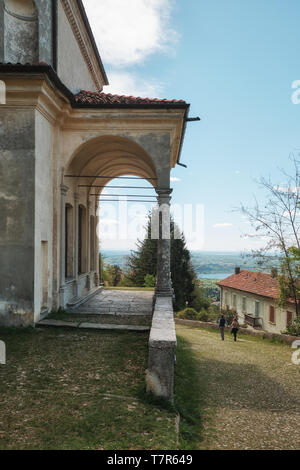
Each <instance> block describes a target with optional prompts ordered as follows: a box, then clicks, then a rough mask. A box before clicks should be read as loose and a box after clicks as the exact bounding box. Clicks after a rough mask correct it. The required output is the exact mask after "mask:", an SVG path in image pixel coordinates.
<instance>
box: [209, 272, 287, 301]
mask: <svg viewBox="0 0 300 470" xmlns="http://www.w3.org/2000/svg"><path fill="white" fill-rule="evenodd" d="M217 284H218V285H219V286H221V287H231V288H232V289H237V290H241V291H244V292H250V293H252V294H257V295H262V296H264V297H270V298H272V299H277V298H278V296H279V286H278V279H277V278H274V277H272V276H271V274H267V273H259V272H256V271H246V270H243V271H241V272H240V273H239V274H233V275H232V276H229V277H227V278H226V279H223V280H222V281H219V282H218V283H217Z"/></svg>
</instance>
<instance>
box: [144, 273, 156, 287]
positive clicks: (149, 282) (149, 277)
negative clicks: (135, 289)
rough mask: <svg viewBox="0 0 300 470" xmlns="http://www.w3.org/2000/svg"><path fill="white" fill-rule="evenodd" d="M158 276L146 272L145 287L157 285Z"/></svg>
mask: <svg viewBox="0 0 300 470" xmlns="http://www.w3.org/2000/svg"><path fill="white" fill-rule="evenodd" d="M155 285H156V277H155V276H153V274H146V276H145V277H144V287H155Z"/></svg>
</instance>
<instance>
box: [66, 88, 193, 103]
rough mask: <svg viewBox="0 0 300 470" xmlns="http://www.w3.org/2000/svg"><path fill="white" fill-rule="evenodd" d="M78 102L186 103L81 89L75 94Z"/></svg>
mask: <svg viewBox="0 0 300 470" xmlns="http://www.w3.org/2000/svg"><path fill="white" fill-rule="evenodd" d="M74 98H75V100H76V102H77V103H78V104H99V105H101V104H106V105H109V104H111V105H132V104H134V105H138V104H140V105H144V104H146V105H160V106H161V105H164V104H166V105H168V106H169V105H174V106H176V105H187V103H186V102H185V101H183V100H166V99H158V98H154V99H152V98H141V97H135V96H124V95H111V94H110V93H102V92H93V91H86V90H81V91H80V92H79V93H78V94H77V95H75V97H74Z"/></svg>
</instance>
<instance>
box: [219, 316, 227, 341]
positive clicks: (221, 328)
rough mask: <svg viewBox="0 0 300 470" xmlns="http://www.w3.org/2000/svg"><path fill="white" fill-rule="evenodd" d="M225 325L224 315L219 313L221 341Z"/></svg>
mask: <svg viewBox="0 0 300 470" xmlns="http://www.w3.org/2000/svg"><path fill="white" fill-rule="evenodd" d="M225 325H226V320H225V317H224V315H221V317H220V318H219V322H218V326H219V330H220V334H221V339H222V341H224V330H225Z"/></svg>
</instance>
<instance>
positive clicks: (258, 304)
mask: <svg viewBox="0 0 300 470" xmlns="http://www.w3.org/2000/svg"><path fill="white" fill-rule="evenodd" d="M259 315H260V302H255V316H256V317H259Z"/></svg>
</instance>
